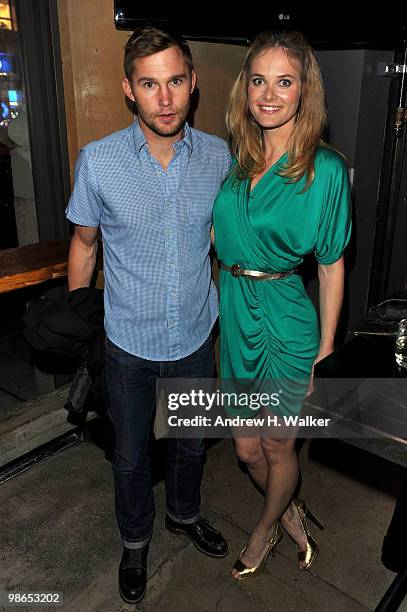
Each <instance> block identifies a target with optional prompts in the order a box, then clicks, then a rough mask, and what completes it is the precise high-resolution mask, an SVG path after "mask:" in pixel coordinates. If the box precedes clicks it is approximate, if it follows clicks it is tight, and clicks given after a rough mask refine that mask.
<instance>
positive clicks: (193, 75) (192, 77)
mask: <svg viewBox="0 0 407 612" xmlns="http://www.w3.org/2000/svg"><path fill="white" fill-rule="evenodd" d="M195 85H196V72H195V70H192V71H191V93H192V92H193V91H194V89H195Z"/></svg>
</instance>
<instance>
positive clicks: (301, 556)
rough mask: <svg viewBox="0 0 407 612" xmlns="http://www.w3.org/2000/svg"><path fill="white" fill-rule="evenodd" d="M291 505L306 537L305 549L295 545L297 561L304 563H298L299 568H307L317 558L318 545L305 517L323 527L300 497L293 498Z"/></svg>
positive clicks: (320, 527)
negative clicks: (299, 548)
mask: <svg viewBox="0 0 407 612" xmlns="http://www.w3.org/2000/svg"><path fill="white" fill-rule="evenodd" d="M293 505H294V508H295V510H296V511H297V514H298V519H299V521H300V523H301V527H302V529H303V531H304V534H305V537H306V538H307V546H306V549H305V550H298V546H297V550H298V561H299V562H300V564H301V563H305V565H304V566H302V567H301V565H300V569H302V570H309V568H310V567H311V566H312V565H313V564H314V563H315V561H316V560H317V557H318V554H319V546H318V544H317V542H316V541H315V540H314V538H313V537H312V535H311V533H310V530H309V527H308V523H307V518H309V519H311V521H312V522H313V523H314V524H315V525H316V526H317V527H319V529H323V526H322V525H321V523H320V522H319V521H317V519H316V518H315V516H314V515H313V514H311V512H310V511H309V510H308V509H307V507H306V505H305V502H303V501H302V499H293Z"/></svg>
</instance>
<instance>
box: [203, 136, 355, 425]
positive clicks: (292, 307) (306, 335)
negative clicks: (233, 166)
mask: <svg viewBox="0 0 407 612" xmlns="http://www.w3.org/2000/svg"><path fill="white" fill-rule="evenodd" d="M286 161H287V154H285V155H283V156H282V157H281V158H280V160H279V161H278V162H276V163H275V164H274V165H273V166H272V167H271V168H270V169H269V170H268V171H267V173H266V174H264V176H263V177H262V178H261V179H260V180H259V181H258V183H257V184H256V185H255V186H254V188H253V189H252V191H250V181H249V179H247V180H243V181H241V180H237V179H236V178H234V176H233V173H232V175H230V176H229V178H227V179H226V180H225V182H224V184H223V186H222V188H221V190H220V192H219V194H218V196H217V199H216V201H215V205H214V212H213V223H214V230H215V243H216V251H217V256H218V259H219V261H221V262H222V263H223V264H226V265H228V266H231V265H233V264H239V265H240V267H241V268H245V269H249V270H261V271H264V272H286V271H289V270H292V269H294V268H297V267H298V266H299V265H300V264H301V262H302V261H303V257H304V255H307V254H308V253H312V252H314V253H315V257H316V259H317V261H318V262H319V263H321V264H324V265H325V264H328V265H329V264H332V263H334V262H335V261H337V260H338V259H339V258H340V257H341V255H342V253H343V250H344V249H345V247H346V245H347V243H348V241H349V238H350V231H351V207H350V184H349V176H348V170H347V168H346V166H345V164H344V162H343V160H342V158H341V157H340V155H338V154H337V153H336V152H334V151H332V150H331V149H328V148H325V147H319V149H318V151H317V154H316V157H315V178H314V180H313V182H312V184H311V186H310V188H309V189H308V190H307V191H305V192H304V193H301V192H302V191H303V189H304V187H305V184H306V180H305V178H302V179H301V180H300V181H298V182H297V183H289V182H288V180H287V179H286V178H283V177H281V176H280V175H279V174H278V170H279V168H280V167H281V166H282V165H283V164H284V163H285V162H286ZM219 321H220V331H221V340H220V343H221V344H220V374H221V378H222V379H223V380H230V379H233V380H235V381H236V379H245V380H247V379H256V380H257V381H258V382H259V381H277V383H276V384H277V386H278V387H280V388H284V381H302V382H303V383H304V381H305V380H306V381H308V380H309V377H310V373H311V368H312V363H313V361H314V359H315V357H316V355H317V352H318V348H319V340H320V338H319V326H318V320H317V315H316V311H315V308H314V305H313V304H312V302H311V300H310V298H309V297H308V294H307V293H306V291H305V289H304V285H303V282H302V278H301V276H300V275H298V274H293V275H291V276H289V277H287V278H284V279H278V280H253V279H250V278H247V277H233V276H232V274H231V273H230V272H228V271H225V270H221V272H220V315H219ZM300 386H301V385H300ZM301 388H302V394H300V395H301V398H302V397H303V391H304V384H303V385H302V387H301ZM280 390H281V389H280ZM282 395H283V394H282ZM282 395H281V397H282ZM294 396H296V400H295V401H293V395H292V397H291V401H287V402H286V403H284V402H281V404H280V406H279V409H275V408H273V409H272V411H273V412H274V413H275V414H288V413H290V414H293V413H294V414H298V412H299V411H300V409H301V398H300V397H299V395H298V394H295V393H294ZM228 412H229V413H230V414H236V415H239V416H241V417H246V416H249V415H252V414H253V411H252V410H251V409H249V408H246V409H245V408H244V407H243V408H242V407H236V408H234V409H230V410H228Z"/></svg>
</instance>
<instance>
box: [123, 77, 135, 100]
mask: <svg viewBox="0 0 407 612" xmlns="http://www.w3.org/2000/svg"><path fill="white" fill-rule="evenodd" d="M122 87H123V91H124V93H125V94H126V96H127V97H128V98H129V100H131V101H132V102H135V99H134V95H133V92H132V89H131V85H130V83H129V80H128V79H127V78H124V79H123V81H122Z"/></svg>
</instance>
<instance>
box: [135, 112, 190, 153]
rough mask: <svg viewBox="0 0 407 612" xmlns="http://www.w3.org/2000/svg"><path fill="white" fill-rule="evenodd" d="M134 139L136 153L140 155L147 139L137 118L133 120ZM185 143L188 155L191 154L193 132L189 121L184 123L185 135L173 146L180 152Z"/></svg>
mask: <svg viewBox="0 0 407 612" xmlns="http://www.w3.org/2000/svg"><path fill="white" fill-rule="evenodd" d="M133 139H134V146H135V149H136V154H137V156H139V155H140V152H141V149H143V147H147V140H146V137H145V136H144V132H143V130H142V129H141V127H140V125H139V122H138V121H137V119H135V120H134V122H133ZM184 145H187V147H188V155H191V153H192V132H191V128H190V126H189V124H188V123H185V125H184V137H183V138H181V140H177V142H175V143H174V145H173V147H174V149H175V151H176V152H178V151H180V150H181V149H182V147H183V146H184Z"/></svg>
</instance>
